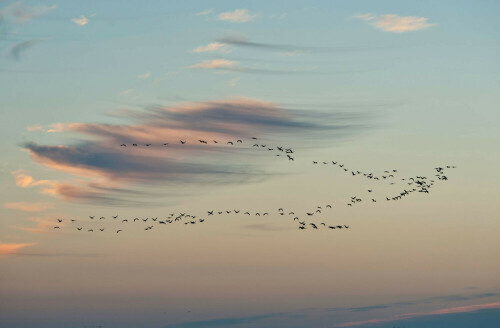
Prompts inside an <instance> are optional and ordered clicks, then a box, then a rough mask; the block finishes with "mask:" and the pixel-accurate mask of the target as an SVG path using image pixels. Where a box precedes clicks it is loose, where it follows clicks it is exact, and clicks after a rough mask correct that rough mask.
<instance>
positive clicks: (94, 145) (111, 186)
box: [14, 98, 362, 205]
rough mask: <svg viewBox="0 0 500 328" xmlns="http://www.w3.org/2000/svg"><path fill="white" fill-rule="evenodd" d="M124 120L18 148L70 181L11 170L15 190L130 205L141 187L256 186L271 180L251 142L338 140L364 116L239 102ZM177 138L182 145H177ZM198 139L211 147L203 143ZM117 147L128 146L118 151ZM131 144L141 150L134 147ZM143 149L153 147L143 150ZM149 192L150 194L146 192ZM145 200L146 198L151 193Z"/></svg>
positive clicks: (157, 110) (72, 128)
mask: <svg viewBox="0 0 500 328" xmlns="http://www.w3.org/2000/svg"><path fill="white" fill-rule="evenodd" d="M127 118H128V119H129V120H132V122H131V123H129V124H102V123H66V124H56V126H57V127H58V129H60V130H61V131H63V132H70V133H72V134H75V133H76V134H79V135H81V136H87V137H90V140H81V141H79V142H77V143H74V144H69V145H39V144H37V143H34V142H27V143H25V144H23V147H24V148H25V149H26V150H28V153H29V155H30V156H31V158H32V159H33V160H34V161H35V162H36V163H39V164H41V165H43V166H45V167H48V168H50V169H53V170H56V171H60V172H65V173H67V174H69V175H70V176H72V177H73V180H72V181H52V180H39V181H36V180H35V179H33V178H32V177H30V176H28V175H27V174H25V173H24V172H22V171H16V173H14V177H15V179H16V184H18V186H20V187H25V188H27V187H33V186H39V187H40V188H41V192H42V193H44V194H48V195H52V196H55V197H58V198H60V199H63V200H67V201H84V202H90V203H106V204H117V205H127V204H128V205H130V204H137V202H139V201H140V199H139V198H138V196H140V195H141V193H142V194H143V191H142V190H141V186H144V185H145V184H147V185H152V186H155V185H161V186H165V185H166V184H175V185H183V184H184V185H186V184H190V183H192V182H196V183H197V185H198V186H199V188H197V189H199V190H201V189H202V188H203V186H210V185H214V184H215V185H217V184H227V183H248V182H252V181H260V180H262V179H266V178H269V177H270V176H271V175H269V173H267V172H266V171H265V170H264V169H263V167H262V166H261V164H262V163H261V160H262V158H263V157H261V156H259V155H258V154H256V153H255V152H254V151H252V147H251V146H250V145H249V143H250V137H252V136H258V137H261V136H267V137H273V138H274V139H275V140H280V139H284V138H287V143H295V144H299V143H301V142H304V140H307V139H304V138H303V136H304V135H307V136H308V138H311V139H314V138H318V139H324V140H331V138H332V137H334V136H335V135H338V136H342V135H345V134H346V133H351V132H353V131H356V130H357V129H358V128H359V127H360V125H359V122H360V119H362V116H358V115H352V114H349V115H348V114H344V113H336V112H326V111H317V110H289V109H285V108H281V107H279V106H277V105H275V104H273V103H271V102H264V101H260V100H255V99H248V98H236V99H226V100H218V101H207V102H187V103H182V104H179V105H176V106H158V107H153V108H149V109H148V110H147V111H136V112H127ZM245 138H246V140H245V144H242V145H241V147H229V146H227V145H226V141H229V140H232V141H235V140H236V139H245ZM180 139H183V140H187V143H186V144H185V145H181V144H180V142H179V140H180ZM198 139H205V140H209V141H210V143H209V144H208V145H202V144H200V143H199V142H198ZM212 140H219V141H220V143H218V144H215V143H212ZM122 143H125V144H128V147H120V144H122ZM131 143H138V144H140V145H141V147H131ZM145 143H151V144H153V145H152V146H151V147H144V146H143V145H144V144H145ZM163 143H169V144H168V146H163ZM264 155H267V154H264ZM264 157H265V156H264ZM229 158H231V160H229ZM265 158H267V157H265ZM42 181H43V182H42ZM126 186H136V187H137V188H139V190H130V188H128V187H126ZM200 188H201V189H200ZM142 189H143V188H142ZM148 191H151V192H152V193H154V190H153V189H151V188H148ZM147 198H148V199H150V198H151V197H150V195H149V194H148V196H147ZM129 200H130V201H129Z"/></svg>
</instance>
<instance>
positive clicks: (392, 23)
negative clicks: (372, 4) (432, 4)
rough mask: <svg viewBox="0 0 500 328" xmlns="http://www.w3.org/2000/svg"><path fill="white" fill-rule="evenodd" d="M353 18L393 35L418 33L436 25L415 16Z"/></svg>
mask: <svg viewBox="0 0 500 328" xmlns="http://www.w3.org/2000/svg"><path fill="white" fill-rule="evenodd" d="M354 18H358V19H362V20H364V21H368V22H371V25H372V26H374V27H375V28H378V29H380V30H382V31H386V32H393V33H404V32H410V31H418V30H423V29H426V28H429V27H431V26H434V25H436V24H433V23H428V20H429V19H428V18H425V17H416V16H404V17H402V16H398V15H373V14H361V15H356V16H354Z"/></svg>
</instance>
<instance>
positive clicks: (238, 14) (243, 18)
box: [219, 8, 257, 23]
mask: <svg viewBox="0 0 500 328" xmlns="http://www.w3.org/2000/svg"><path fill="white" fill-rule="evenodd" d="M256 17H257V15H250V13H249V12H248V10H247V9H244V8H242V9H236V10H234V11H226V12H223V13H220V14H219V20H222V21H229V22H232V23H246V22H249V21H251V20H254V19H255V18H256Z"/></svg>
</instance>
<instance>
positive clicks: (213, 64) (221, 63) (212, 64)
mask: <svg viewBox="0 0 500 328" xmlns="http://www.w3.org/2000/svg"><path fill="white" fill-rule="evenodd" d="M236 64H238V62H236V61H232V60H227V59H212V60H204V61H202V62H201V63H198V64H194V65H191V66H188V68H208V69H214V68H215V69H217V68H230V67H234V66H235V65H236Z"/></svg>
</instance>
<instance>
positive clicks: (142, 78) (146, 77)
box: [137, 72, 151, 80]
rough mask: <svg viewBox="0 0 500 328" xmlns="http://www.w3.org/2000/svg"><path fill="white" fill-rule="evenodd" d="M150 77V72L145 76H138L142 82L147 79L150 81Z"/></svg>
mask: <svg viewBox="0 0 500 328" xmlns="http://www.w3.org/2000/svg"><path fill="white" fill-rule="evenodd" d="M150 76H151V73H150V72H146V73H144V74H141V75H139V76H137V78H139V79H141V80H146V79H149V77H150Z"/></svg>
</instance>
